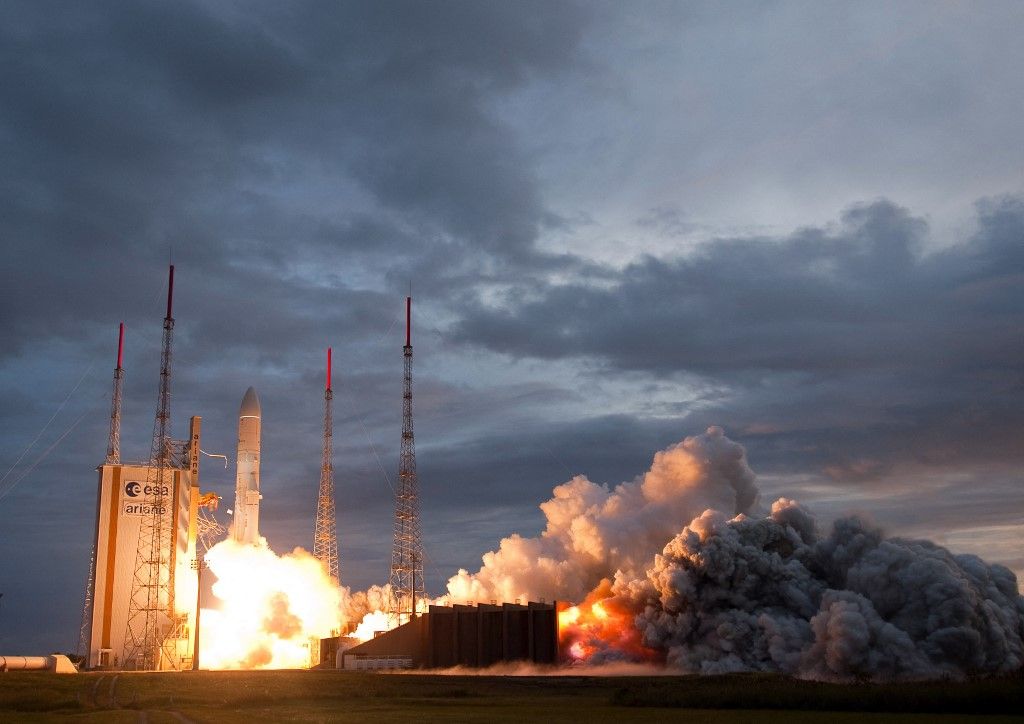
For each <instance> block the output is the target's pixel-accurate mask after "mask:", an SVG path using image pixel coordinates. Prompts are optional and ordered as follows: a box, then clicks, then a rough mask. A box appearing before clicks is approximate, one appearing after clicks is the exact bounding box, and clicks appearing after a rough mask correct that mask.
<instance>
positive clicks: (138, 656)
mask: <svg viewBox="0 0 1024 724" xmlns="http://www.w3.org/2000/svg"><path fill="white" fill-rule="evenodd" d="M173 300H174V265H173V264H172V265H171V267H170V271H169V275H168V281H167V315H166V316H165V317H164V334H163V344H162V346H161V351H160V388H159V394H158V396H157V405H156V418H155V420H154V422H153V444H152V447H151V449H150V459H149V474H148V475H147V486H146V487H147V488H148V489H149V493H148V494H147V495H146V497H145V498H144V503H145V504H146V505H148V506H149V513H148V514H146V515H143V517H142V519H141V521H140V524H139V541H138V548H137V549H136V552H135V575H134V577H133V580H132V594H131V598H130V599H129V601H128V624H127V630H126V632H125V645H124V652H123V656H122V659H121V666H122V667H123V668H127V669H141V670H149V671H152V670H156V669H159V668H160V664H161V646H162V644H163V641H164V638H165V635H166V633H167V629H168V627H169V623H170V621H171V620H173V616H174V577H173V572H172V571H171V541H172V537H171V536H172V531H171V502H172V501H173V500H174V496H173V491H172V484H173V478H172V475H170V474H168V473H170V472H171V471H170V467H171V445H170V437H169V428H170V422H171V339H172V337H173V332H174V317H173V316H172V304H173ZM172 664H176V662H173V661H172Z"/></svg>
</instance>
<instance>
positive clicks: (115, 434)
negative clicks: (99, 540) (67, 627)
mask: <svg viewBox="0 0 1024 724" xmlns="http://www.w3.org/2000/svg"><path fill="white" fill-rule="evenodd" d="M123 362H124V322H121V324H120V325H119V326H118V330H117V366H116V367H115V368H114V388H113V391H112V392H111V395H110V436H109V437H108V438H107V457H106V459H105V460H104V461H103V462H104V464H106V465H120V464H121V389H122V387H123V386H124V367H123V366H122V363H123ZM95 576H96V542H95V541H93V544H92V555H91V556H90V558H89V579H88V580H87V581H86V582H85V596H84V600H83V602H82V625H81V627H80V629H79V634H78V651H77V653H78V654H79V655H80V656H83V655H84V656H88V655H89V638H90V630H91V628H92V599H93V596H94V595H95V593H96V592H95V589H94V586H95Z"/></svg>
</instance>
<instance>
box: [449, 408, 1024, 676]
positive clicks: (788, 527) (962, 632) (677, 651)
mask: <svg viewBox="0 0 1024 724" xmlns="http://www.w3.org/2000/svg"><path fill="white" fill-rule="evenodd" d="M757 499H758V491H757V487H756V485H755V483H754V473H753V472H752V471H751V469H750V468H749V466H748V465H747V461H746V453H745V451H744V449H743V447H742V446H741V445H739V444H738V443H735V442H733V441H731V440H729V439H728V438H727V437H725V435H724V434H723V432H722V430H721V429H720V428H717V427H712V428H709V429H708V431H707V432H706V433H704V434H702V435H698V436H695V437H689V438H686V439H685V440H683V441H682V442H681V443H679V444H677V445H673V446H671V447H669V448H668V449H666V450H663V451H661V452H659V453H657V454H656V455H655V457H654V461H653V464H652V466H651V469H650V470H649V471H648V472H647V473H645V474H643V475H641V476H639V477H637V478H636V479H635V480H633V481H632V482H628V483H623V484H621V485H619V486H616V487H615V488H614V490H609V488H608V487H607V486H603V485H597V484H595V483H592V482H590V481H589V480H587V479H586V478H585V477H583V476H577V477H575V478H573V479H572V480H570V481H569V482H567V483H564V484H563V485H560V486H558V487H556V488H555V490H554V496H553V497H552V498H551V500H549V501H547V502H546V503H543V504H542V505H541V506H540V507H541V510H542V511H543V512H544V515H545V517H546V519H547V525H546V528H545V530H544V531H543V533H541V535H540V536H538V537H536V538H523V537H522V536H519V535H512V536H509V537H507V538H505V539H503V540H502V541H501V544H500V546H499V548H498V550H497V551H492V552H490V553H487V554H485V555H484V556H483V565H482V567H481V568H480V570H479V571H478V572H477V573H472V574H471V573H469V572H468V571H466V570H460V571H459V572H458V574H457V575H455V576H453V577H452V578H451V579H449V581H448V591H449V598H450V599H451V600H452V601H454V602H457V603H458V602H462V601H466V600H477V601H479V600H488V599H492V598H493V599H499V600H506V601H507V600H512V599H514V598H522V599H524V600H531V599H538V598H545V597H546V598H548V599H557V600H569V601H579V602H580V603H579V604H578V605H575V606H572V607H570V608H568V609H567V610H564V611H561V612H560V613H559V631H560V639H561V640H560V647H561V651H562V656H563V658H564V659H566V660H569V661H571V662H574V663H582V664H607V663H610V662H616V661H618V662H644V663H657V662H664V664H665V665H666V666H667V667H668V668H669V669H671V670H674V671H683V672H692V673H707V674H714V673H727V672H740V671H766V672H779V673H785V674H790V675H794V676H799V677H802V678H809V679H818V680H834V681H850V680H863V679H868V680H892V679H924V678H937V677H943V676H952V677H962V676H966V675H971V674H976V673H999V672H1007V671H1013V670H1016V669H1019V668H1021V667H1022V666H1024V598H1022V597H1021V595H1020V593H1019V591H1018V587H1017V579H1016V576H1015V575H1014V574H1013V572H1012V571H1010V570H1009V569H1008V568H1006V567H1004V566H1001V565H997V564H988V563H986V562H985V561H983V560H981V559H980V558H978V557H977V556H974V555H955V554H953V553H951V552H950V551H948V550H947V549H945V548H943V547H941V546H938V545H936V544H934V543H932V542H929V541H921V540H904V539H901V538H895V537H893V538H889V537H886V536H885V535H884V534H883V533H882V531H881V530H879V529H877V528H874V527H872V526H870V525H868V524H867V523H865V522H863V521H862V520H860V519H858V518H856V517H850V518H843V519H840V520H837V521H835V523H833V524H832V526H831V529H830V530H829V531H828V533H827V535H824V536H822V535H821V534H820V533H819V527H818V525H817V523H816V521H815V520H814V518H813V517H812V516H811V514H810V513H809V512H808V511H807V510H806V509H804V508H803V507H801V506H800V505H799V504H798V503H796V502H794V501H791V500H786V499H780V500H778V501H776V502H775V503H774V504H773V505H772V507H771V511H770V513H769V514H768V515H767V516H766V517H761V516H760V515H759V514H757V512H756V510H755V508H756V505H757Z"/></svg>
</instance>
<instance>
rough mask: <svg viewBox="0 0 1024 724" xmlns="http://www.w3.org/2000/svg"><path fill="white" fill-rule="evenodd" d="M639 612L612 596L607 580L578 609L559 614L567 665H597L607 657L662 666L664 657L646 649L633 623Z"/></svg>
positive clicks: (560, 639)
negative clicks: (595, 662) (604, 656)
mask: <svg viewBox="0 0 1024 724" xmlns="http://www.w3.org/2000/svg"><path fill="white" fill-rule="evenodd" d="M635 618H636V612H635V611H633V610H631V609H630V608H628V607H627V606H626V603H625V602H624V601H621V600H620V599H618V598H616V597H615V596H614V595H612V590H611V581H609V580H608V579H604V580H603V581H601V583H600V584H598V586H597V588H595V589H594V590H593V591H591V592H590V593H589V594H588V595H587V597H586V598H585V599H584V600H583V603H581V604H579V605H577V606H571V607H569V608H566V609H563V610H561V611H559V612H558V639H559V641H558V643H559V649H560V651H561V657H562V660H563V661H567V662H569V663H593V662H594V661H595V658H596V659H600V658H601V655H602V654H604V653H606V652H607V653H612V652H614V653H612V656H611V658H615V659H622V658H623V657H625V658H626V659H628V660H630V661H646V662H659V661H662V660H663V658H664V654H663V653H661V652H658V651H654V650H652V649H649V648H647V647H646V646H644V645H643V643H642V641H641V637H640V632H639V631H638V630H637V628H636V626H635V625H634V623H633V621H634V619H635Z"/></svg>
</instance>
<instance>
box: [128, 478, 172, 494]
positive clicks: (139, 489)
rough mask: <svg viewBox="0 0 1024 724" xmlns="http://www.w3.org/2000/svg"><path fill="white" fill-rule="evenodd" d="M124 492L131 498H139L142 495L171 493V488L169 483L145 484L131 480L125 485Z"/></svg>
mask: <svg viewBox="0 0 1024 724" xmlns="http://www.w3.org/2000/svg"><path fill="white" fill-rule="evenodd" d="M124 494H125V495H127V496H128V497H129V498H137V497H139V496H140V495H170V494H171V489H170V487H168V486H167V485H148V484H147V485H143V484H142V483H139V482H136V481H135V480H129V481H128V482H127V483H125V485H124Z"/></svg>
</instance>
